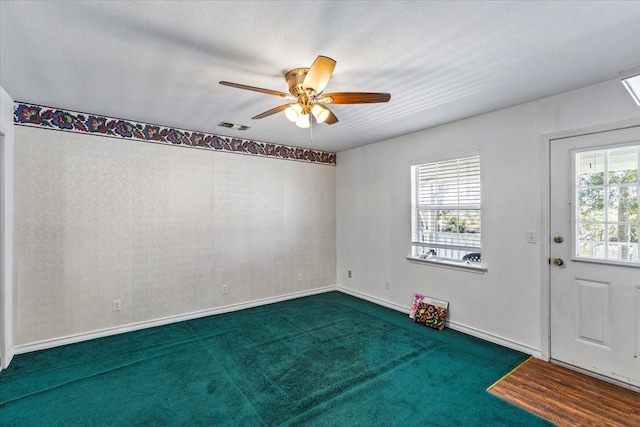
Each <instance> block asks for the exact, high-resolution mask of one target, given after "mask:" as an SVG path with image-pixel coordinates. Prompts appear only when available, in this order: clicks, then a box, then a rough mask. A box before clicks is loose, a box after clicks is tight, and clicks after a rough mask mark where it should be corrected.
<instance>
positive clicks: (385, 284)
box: [384, 282, 389, 291]
mask: <svg viewBox="0 0 640 427" xmlns="http://www.w3.org/2000/svg"><path fill="white" fill-rule="evenodd" d="M384 288H385V289H386V290H387V291H388V290H389V282H385V283H384Z"/></svg>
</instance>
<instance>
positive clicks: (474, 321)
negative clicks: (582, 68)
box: [336, 81, 640, 354]
mask: <svg viewBox="0 0 640 427" xmlns="http://www.w3.org/2000/svg"><path fill="white" fill-rule="evenodd" d="M425 114H428V112H425ZM639 117H640V108H638V107H637V106H636V105H635V104H634V102H633V101H632V99H631V98H630V97H629V95H628V93H627V92H626V91H625V89H624V88H623V86H622V85H621V84H620V82H619V81H612V82H606V83H603V84H600V85H596V86H592V87H588V88H584V89H581V90H577V91H574V92H570V93H566V94H562V95H558V96H555V97H551V98H546V99H542V100H539V101H536V102H531V103H528V104H524V105H520V106H516V107H513V108H509V109H505V110H501V111H498V112H494V113H490V114H485V115H482V116H478V117H474V118H470V119H467V120H462V121H459V122H456V123H451V124H448V125H444V126H440V127H437V128H433V129H430V130H426V131H422V132H418V133H415V134H411V135H406V136H403V137H400V138H395V139H392V140H389V141H384V142H381V143H378V144H373V145H369V146H365V147H362V148H357V149H353V150H349V151H345V152H340V153H338V156H337V159H338V163H337V175H336V188H337V190H336V198H337V257H338V261H337V281H338V285H339V286H341V287H343V288H345V289H346V290H347V291H350V292H354V293H359V294H362V295H365V296H367V297H369V298H373V299H377V300H380V301H383V302H385V303H388V304H389V305H392V306H396V307H406V308H407V309H408V307H409V305H410V303H411V297H412V295H413V294H414V293H424V294H427V295H429V296H433V297H436V298H440V299H444V300H448V301H449V302H450V312H449V314H450V316H449V320H450V322H451V323H452V326H453V327H457V328H458V329H461V330H464V331H466V332H470V333H473V334H476V335H478V336H482V337H484V338H489V339H492V340H494V341H496V342H501V343H503V344H507V345H510V346H512V347H514V348H518V349H521V350H523V351H527V352H529V353H531V354H540V353H541V351H542V350H543V349H542V346H543V345H544V344H543V342H542V341H543V340H542V326H541V325H542V324H543V316H545V315H548V313H543V312H542V311H543V310H541V306H542V305H543V304H542V301H541V298H542V297H541V295H542V293H543V286H542V284H543V282H544V280H546V279H545V278H544V277H543V276H544V275H545V271H546V270H545V268H546V267H545V265H546V264H547V256H548V254H546V253H545V252H546V251H545V250H544V247H545V245H544V242H543V240H542V239H548V236H547V234H548V232H547V231H546V230H545V229H544V228H545V227H547V223H546V221H547V214H546V213H545V212H544V211H543V206H544V200H543V197H546V190H543V185H544V183H545V182H546V176H545V175H546V165H545V160H544V159H545V153H544V151H543V150H545V149H547V148H546V144H545V143H544V138H543V135H545V134H549V133H554V132H560V131H566V130H574V129H583V128H588V127H592V126H595V125H601V124H607V123H614V122H619V121H623V120H627V119H633V118H639ZM473 152H479V153H480V156H481V163H482V166H481V167H482V191H483V193H482V203H483V212H482V214H483V217H482V233H483V242H482V245H483V247H482V261H483V263H484V264H486V265H487V267H488V272H487V273H485V274H477V273H470V272H465V271H458V270H451V269H446V268H442V267H437V266H432V265H425V264H424V263H416V262H410V261H408V260H407V259H406V257H407V255H409V253H410V241H411V240H410V218H411V214H410V176H409V166H410V164H411V163H412V162H414V161H431V160H441V159H447V158H452V157H457V156H460V155H465V154H469V153H473ZM527 230H536V231H537V234H538V243H537V244H530V243H527V241H526V237H527V235H526V232H527ZM348 270H351V271H352V278H351V279H349V278H347V271H348ZM387 281H388V282H390V289H389V290H388V291H387V290H385V282H387Z"/></svg>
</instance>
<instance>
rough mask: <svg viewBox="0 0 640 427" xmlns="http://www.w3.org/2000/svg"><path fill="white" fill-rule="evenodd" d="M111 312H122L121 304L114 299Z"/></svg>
mask: <svg viewBox="0 0 640 427" xmlns="http://www.w3.org/2000/svg"><path fill="white" fill-rule="evenodd" d="M111 310H112V311H120V310H122V302H121V301H120V300H119V299H114V300H113V302H112V303H111Z"/></svg>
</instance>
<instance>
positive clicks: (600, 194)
mask: <svg viewBox="0 0 640 427" xmlns="http://www.w3.org/2000/svg"><path fill="white" fill-rule="evenodd" d="M604 206H605V204H604V188H585V189H582V190H578V221H604Z"/></svg>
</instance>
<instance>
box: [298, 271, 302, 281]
mask: <svg viewBox="0 0 640 427" xmlns="http://www.w3.org/2000/svg"><path fill="white" fill-rule="evenodd" d="M298 282H302V273H298Z"/></svg>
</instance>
